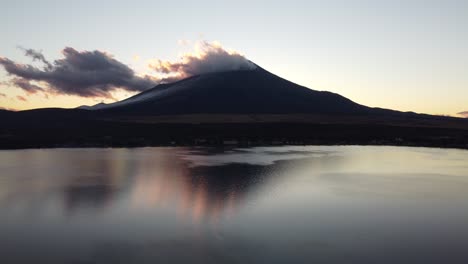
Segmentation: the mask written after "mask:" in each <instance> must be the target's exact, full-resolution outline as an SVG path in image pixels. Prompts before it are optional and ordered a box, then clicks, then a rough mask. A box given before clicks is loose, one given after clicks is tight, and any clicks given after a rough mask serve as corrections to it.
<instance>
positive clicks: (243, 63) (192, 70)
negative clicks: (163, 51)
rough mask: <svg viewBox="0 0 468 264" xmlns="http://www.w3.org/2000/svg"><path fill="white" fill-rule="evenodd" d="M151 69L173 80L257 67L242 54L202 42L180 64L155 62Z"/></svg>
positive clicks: (215, 44) (218, 45)
mask: <svg viewBox="0 0 468 264" xmlns="http://www.w3.org/2000/svg"><path fill="white" fill-rule="evenodd" d="M149 66H150V68H152V69H154V70H155V71H157V72H158V73H160V74H165V75H169V76H170V78H173V79H182V78H186V77H189V76H194V75H200V74H206V73H212V72H224V71H237V70H253V69H255V68H256V65H255V64H254V63H252V62H251V61H249V60H247V59H246V58H245V57H244V56H242V55H241V54H239V53H237V52H234V51H228V50H226V49H224V48H223V47H222V46H221V45H220V44H218V43H209V42H205V41H203V42H200V43H198V44H197V46H196V50H195V52H194V53H188V54H185V55H183V56H182V58H181V60H180V62H170V61H162V60H155V61H154V62H153V63H151V64H150V65H149Z"/></svg>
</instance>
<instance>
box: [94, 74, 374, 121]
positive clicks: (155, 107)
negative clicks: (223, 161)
mask: <svg viewBox="0 0 468 264" xmlns="http://www.w3.org/2000/svg"><path fill="white" fill-rule="evenodd" d="M87 109H94V110H99V111H102V112H108V113H110V112H112V113H126V114H145V115H148V114H151V115H159V114H165V115H166V114H297V113H307V114H344V115H349V114H364V113H369V112H372V109H371V108H369V107H366V106H363V105H360V104H357V103H355V102H353V101H351V100H349V99H347V98H345V97H343V96H341V95H338V94H335V93H331V92H324V91H315V90H312V89H309V88H306V87H303V86H300V85H297V84H295V83H293V82H290V81H288V80H285V79H283V78H280V77H278V76H276V75H274V74H272V73H270V72H268V71H266V70H264V69H262V68H260V67H257V68H256V69H255V70H241V71H229V72H217V73H209V74H204V75H199V76H193V77H190V78H187V79H184V80H181V81H178V82H174V83H169V84H160V85H158V86H156V87H154V88H152V89H149V90H147V91H144V92H142V93H140V94H137V95H135V96H133V97H130V98H128V99H126V100H123V101H120V102H116V103H113V104H107V105H103V104H99V105H96V106H94V107H91V108H89V107H88V108H87ZM376 111H377V110H376Z"/></svg>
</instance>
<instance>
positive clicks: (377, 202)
mask: <svg viewBox="0 0 468 264" xmlns="http://www.w3.org/2000/svg"><path fill="white" fill-rule="evenodd" d="M467 246H468V151H463V150H453V149H446V150H442V149H429V148H406V147H361V146H349V147H342V146H337V147H335V146H334V147H321V146H308V147H262V148H248V149H209V148H137V149H51V150H16V151H0V258H1V260H0V262H1V263H187V262H191V263H468V250H467V248H468V247H467Z"/></svg>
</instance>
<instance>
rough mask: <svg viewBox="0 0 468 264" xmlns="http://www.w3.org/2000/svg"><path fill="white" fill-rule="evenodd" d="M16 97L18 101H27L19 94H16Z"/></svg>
mask: <svg viewBox="0 0 468 264" xmlns="http://www.w3.org/2000/svg"><path fill="white" fill-rule="evenodd" d="M16 99H18V100H20V101H23V102H27V101H28V99H26V97H24V96H21V95H17V96H16Z"/></svg>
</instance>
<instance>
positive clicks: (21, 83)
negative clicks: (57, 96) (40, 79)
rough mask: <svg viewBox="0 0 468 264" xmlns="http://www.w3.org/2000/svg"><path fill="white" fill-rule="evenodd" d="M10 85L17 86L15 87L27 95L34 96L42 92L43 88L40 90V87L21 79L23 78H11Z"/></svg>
mask: <svg viewBox="0 0 468 264" xmlns="http://www.w3.org/2000/svg"><path fill="white" fill-rule="evenodd" d="M10 83H11V84H13V85H14V86H17V87H19V88H21V89H23V90H24V91H26V92H27V93H28V94H34V93H37V92H43V91H44V88H42V87H40V86H37V85H35V84H32V83H30V82H29V81H28V80H26V79H23V78H13V79H12V80H11V81H10Z"/></svg>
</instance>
